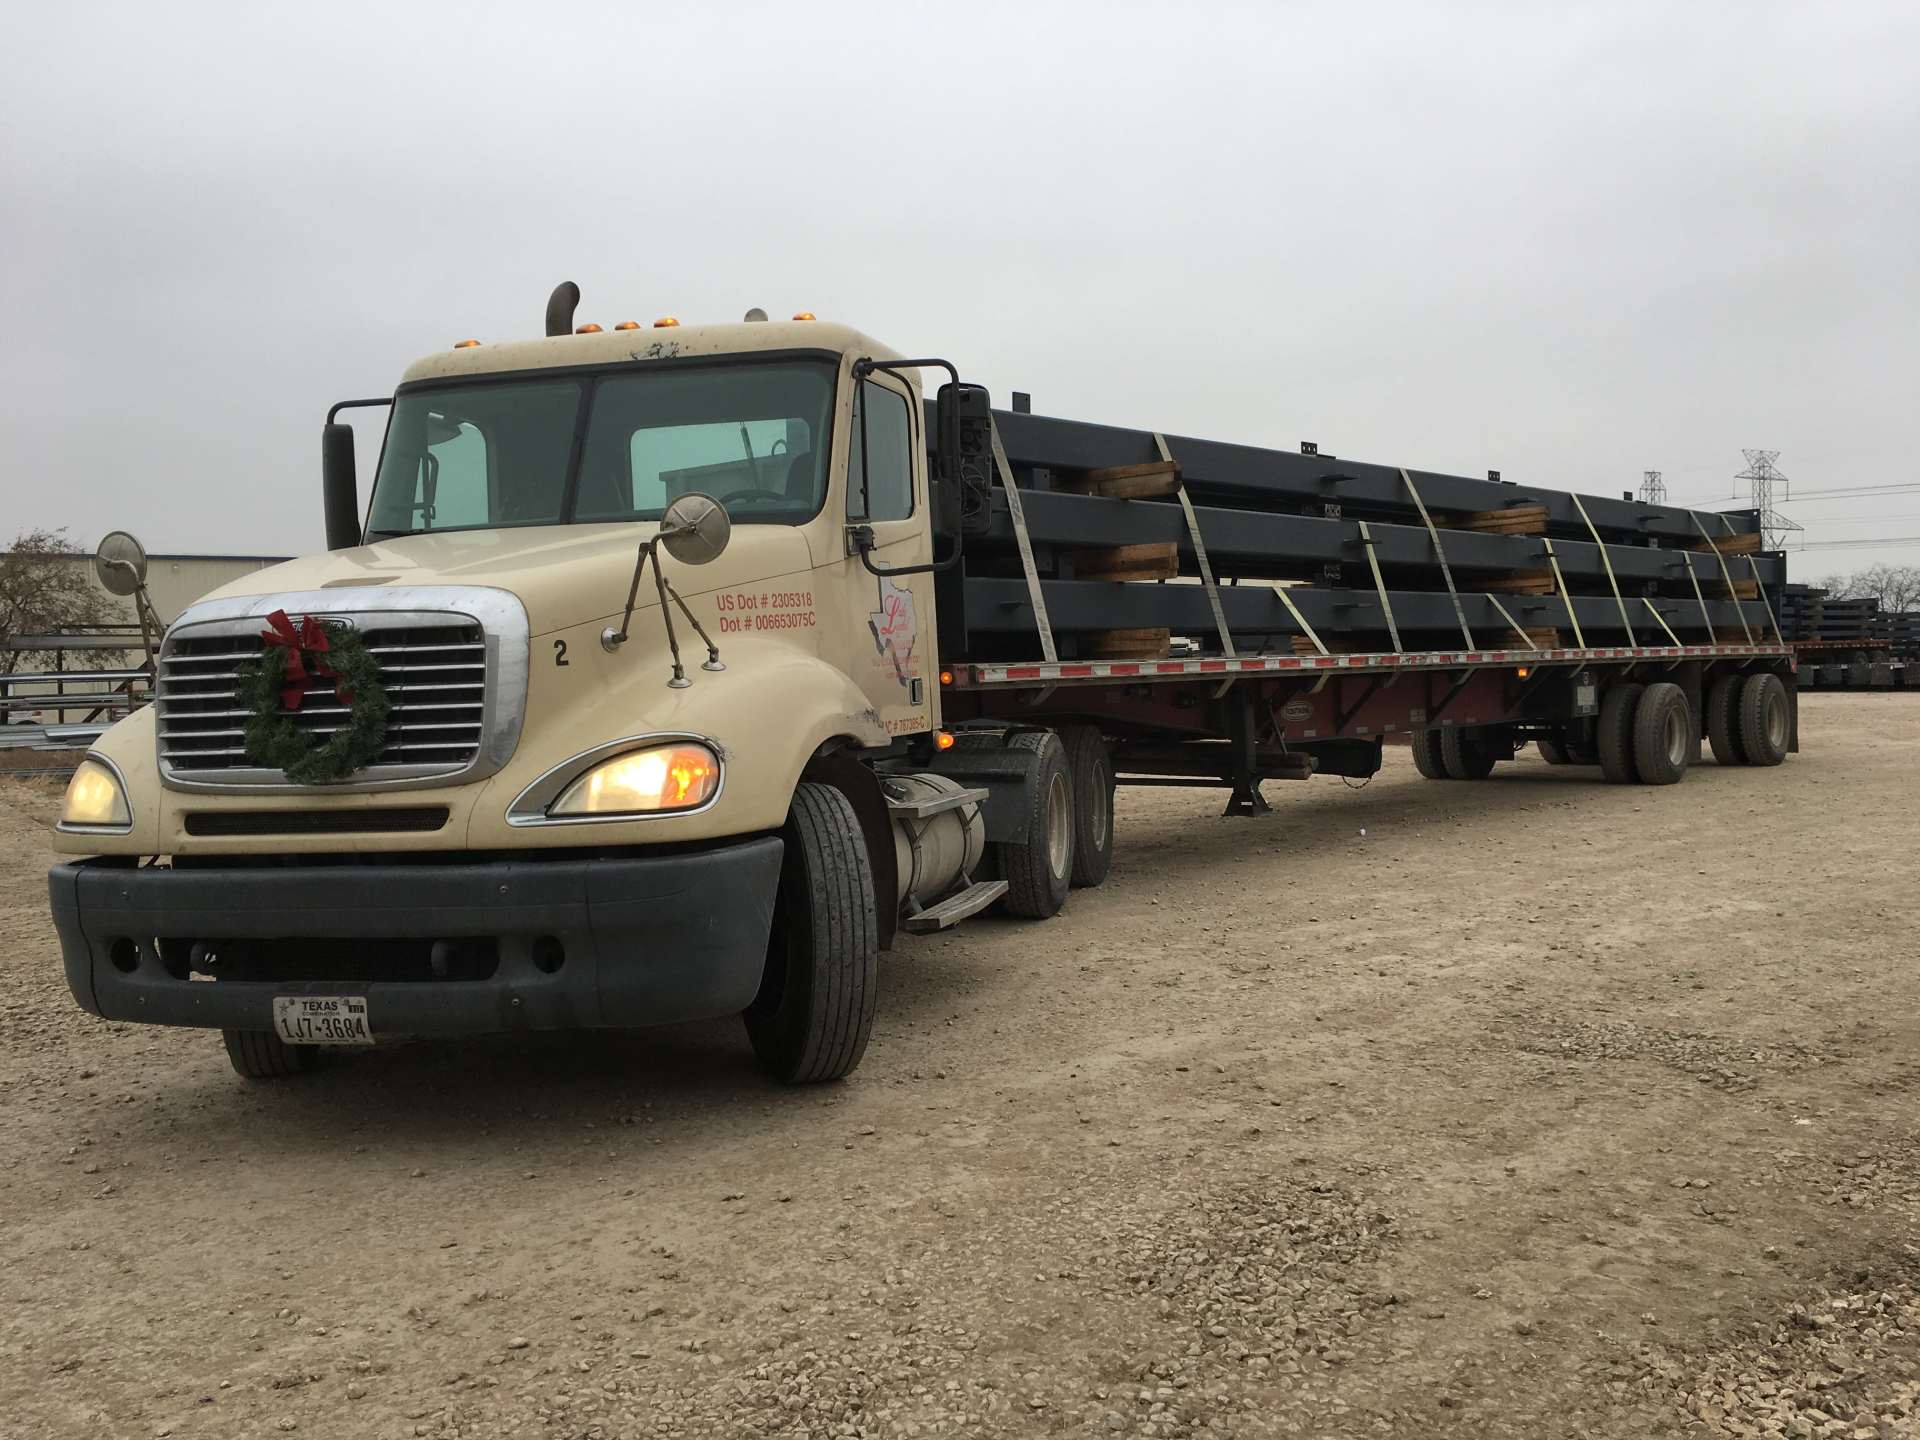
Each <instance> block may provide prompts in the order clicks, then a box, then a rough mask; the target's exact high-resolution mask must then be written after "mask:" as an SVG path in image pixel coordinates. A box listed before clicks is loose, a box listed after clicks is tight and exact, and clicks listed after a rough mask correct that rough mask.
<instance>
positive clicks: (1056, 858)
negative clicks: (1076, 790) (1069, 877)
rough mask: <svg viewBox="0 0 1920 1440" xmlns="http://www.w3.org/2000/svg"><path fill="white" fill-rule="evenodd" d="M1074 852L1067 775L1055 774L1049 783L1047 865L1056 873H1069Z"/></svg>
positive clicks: (1071, 810)
mask: <svg viewBox="0 0 1920 1440" xmlns="http://www.w3.org/2000/svg"><path fill="white" fill-rule="evenodd" d="M1072 853H1073V809H1072V806H1071V805H1069V804H1068V802H1067V777H1066V776H1065V775H1055V776H1054V777H1053V779H1052V780H1051V781H1049V782H1048V784H1047V865H1048V867H1049V868H1050V869H1051V870H1052V871H1053V873H1054V874H1055V875H1064V874H1066V873H1067V857H1068V856H1070V855H1071V854H1072Z"/></svg>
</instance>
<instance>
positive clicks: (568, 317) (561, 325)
mask: <svg viewBox="0 0 1920 1440" xmlns="http://www.w3.org/2000/svg"><path fill="white" fill-rule="evenodd" d="M579 303H580V287H579V286H578V285H576V284H574V283H573V281H571V280H562V281H561V282H560V283H559V284H558V285H556V286H554V287H553V294H551V295H549V296H548V297H547V334H549V335H571V334H572V333H573V312H574V308H575V307H576V306H577V305H579Z"/></svg>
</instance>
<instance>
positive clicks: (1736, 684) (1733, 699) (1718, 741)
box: [1707, 675, 1747, 765]
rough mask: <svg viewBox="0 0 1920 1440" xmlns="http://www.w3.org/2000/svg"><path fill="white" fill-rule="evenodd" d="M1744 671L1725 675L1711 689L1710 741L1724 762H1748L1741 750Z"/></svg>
mask: <svg viewBox="0 0 1920 1440" xmlns="http://www.w3.org/2000/svg"><path fill="white" fill-rule="evenodd" d="M1745 679H1746V677H1745V676H1744V675H1722V676H1721V677H1720V678H1719V679H1718V680H1716V681H1714V682H1713V684H1712V686H1711V687H1710V688H1709V689H1708V690H1707V743H1708V744H1709V745H1711V746H1712V747H1713V758H1714V759H1715V760H1716V761H1718V762H1719V763H1720V764H1722V765H1744V764H1746V763H1747V757H1746V756H1745V755H1743V754H1742V753H1741V751H1740V687H1741V684H1742V683H1743V682H1744V681H1745Z"/></svg>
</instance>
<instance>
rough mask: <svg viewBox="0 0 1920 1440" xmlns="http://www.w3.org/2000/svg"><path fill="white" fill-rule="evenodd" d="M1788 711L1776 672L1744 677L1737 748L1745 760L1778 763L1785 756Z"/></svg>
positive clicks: (1789, 726) (1760, 763)
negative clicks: (1745, 679)
mask: <svg viewBox="0 0 1920 1440" xmlns="http://www.w3.org/2000/svg"><path fill="white" fill-rule="evenodd" d="M1790 714H1791V712H1790V711H1789V710H1788V708H1787V687H1786V686H1785V685H1782V684H1781V683H1780V677H1779V676H1778V675H1769V674H1760V675H1750V676H1748V677H1747V683H1746V684H1744V685H1742V686H1741V687H1740V750H1741V753H1742V754H1744V755H1745V756H1746V757H1747V764H1749V765H1778V764H1779V763H1780V762H1781V761H1782V760H1785V759H1786V758H1787V736H1788V734H1789V732H1790V730H1791V723H1790V719H1789V717H1790Z"/></svg>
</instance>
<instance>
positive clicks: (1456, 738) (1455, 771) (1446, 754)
mask: <svg viewBox="0 0 1920 1440" xmlns="http://www.w3.org/2000/svg"><path fill="white" fill-rule="evenodd" d="M1499 758H1500V752H1499V751H1498V750H1497V749H1496V748H1495V747H1494V746H1493V745H1492V744H1490V743H1488V741H1487V738H1486V737H1485V736H1484V735H1476V734H1475V733H1474V732H1472V731H1471V730H1464V731H1463V730H1461V729H1459V728H1458V727H1455V728H1452V729H1447V730H1442V731H1441V732H1440V763H1441V764H1442V765H1444V766H1446V767H1447V778H1448V779H1449V780H1484V779H1486V778H1487V776H1489V775H1491V774H1492V773H1493V767H1494V763H1495V762H1496V761H1497V760H1498V759H1499Z"/></svg>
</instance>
